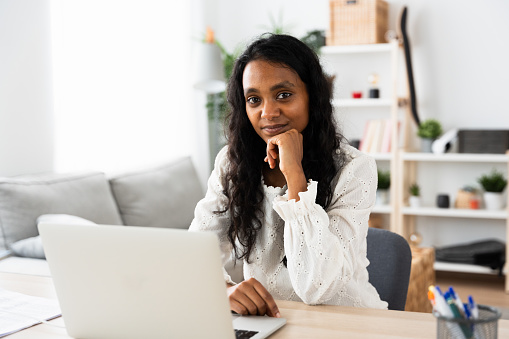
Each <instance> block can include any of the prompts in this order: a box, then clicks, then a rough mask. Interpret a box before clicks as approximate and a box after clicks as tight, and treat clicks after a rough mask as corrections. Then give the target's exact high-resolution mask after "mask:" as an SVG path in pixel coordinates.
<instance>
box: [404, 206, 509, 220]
mask: <svg viewBox="0 0 509 339" xmlns="http://www.w3.org/2000/svg"><path fill="white" fill-rule="evenodd" d="M401 213H402V214H403V215H419V216H430V217H453V218H477V219H502V220H504V219H506V218H507V211H506V210H501V211H488V210H470V209H462V208H437V207H419V208H411V207H403V208H402V209H401Z"/></svg>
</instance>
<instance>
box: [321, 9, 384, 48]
mask: <svg viewBox="0 0 509 339" xmlns="http://www.w3.org/2000/svg"><path fill="white" fill-rule="evenodd" d="M329 4H330V31H329V32H328V36H327V40H326V44H327V45H354V44H375V43H382V42H386V41H385V37H384V35H385V33H386V32H387V29H388V12H389V6H388V4H387V2H385V1H383V0H330V3H329Z"/></svg>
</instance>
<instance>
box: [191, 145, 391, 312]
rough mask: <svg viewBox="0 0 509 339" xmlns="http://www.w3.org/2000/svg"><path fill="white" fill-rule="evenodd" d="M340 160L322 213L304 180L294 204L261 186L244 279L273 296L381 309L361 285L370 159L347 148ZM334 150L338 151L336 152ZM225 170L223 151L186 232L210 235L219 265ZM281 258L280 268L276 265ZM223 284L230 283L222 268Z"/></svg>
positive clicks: (226, 246) (225, 247)
mask: <svg viewBox="0 0 509 339" xmlns="http://www.w3.org/2000/svg"><path fill="white" fill-rule="evenodd" d="M342 151H343V152H345V153H346V161H347V163H346V164H345V166H344V167H343V170H342V171H341V173H340V175H339V174H338V175H339V178H336V179H337V180H336V181H335V182H337V184H336V187H335V189H334V198H333V201H332V203H331V205H330V206H329V208H328V210H327V211H325V210H324V209H323V208H322V207H321V206H320V205H318V204H317V203H316V202H315V198H316V193H317V182H316V181H313V180H309V183H308V187H307V191H306V192H301V193H299V196H300V201H298V202H295V200H294V199H292V200H290V201H288V199H287V195H286V190H287V188H286V186H285V187H282V188H279V187H272V186H266V185H265V184H264V183H263V180H262V182H261V183H260V184H261V185H263V190H264V194H265V198H264V200H263V203H262V205H263V206H262V208H263V212H264V219H263V220H262V228H261V230H260V231H259V233H258V236H257V240H256V243H255V245H254V247H253V251H252V252H251V257H250V263H249V264H247V263H246V262H244V278H245V279H249V278H251V277H253V278H255V279H257V280H258V281H259V282H261V283H262V285H263V286H264V287H265V288H266V289H267V290H268V291H269V292H270V293H271V294H272V296H273V297H274V299H281V300H294V301H303V302H304V303H306V304H310V305H316V304H329V305H344V306H354V307H367V308H379V309H386V308H387V303H386V302H385V301H382V300H380V297H379V295H378V293H377V291H376V289H375V288H374V287H373V286H372V285H371V284H370V283H369V282H368V271H367V269H366V267H367V266H368V264H369V261H368V259H367V258H366V236H367V231H368V218H369V214H370V212H371V209H372V207H373V205H374V202H375V194H376V187H377V171H376V163H375V161H374V160H373V159H372V158H371V157H369V156H367V155H365V154H363V153H361V152H359V151H358V150H356V149H355V148H353V147H350V146H345V147H344V148H343V150H342ZM338 152H339V151H338ZM227 166H228V159H227V147H224V148H223V149H222V150H221V151H220V152H219V154H218V155H217V157H216V161H215V166H214V170H213V172H212V174H211V176H210V178H209V181H208V190H207V194H206V195H205V198H203V199H202V200H201V201H200V202H199V203H198V205H197V206H196V209H195V218H194V220H193V222H192V224H191V226H190V228H189V229H190V231H212V232H215V233H216V234H217V235H218V237H219V241H220V245H221V251H222V253H223V264H226V263H227V262H228V261H229V260H232V259H231V258H232V256H231V252H232V246H231V245H230V243H229V241H228V238H227V228H228V225H229V224H230V221H229V218H230V214H229V212H226V213H223V214H215V213H214V211H218V210H224V208H225V206H226V205H227V198H226V197H225V196H224V194H223V185H222V177H223V175H224V173H225V170H226V168H227ZM285 255H286V257H287V267H285V266H284V265H283V263H282V260H283V257H284V256H285ZM224 275H225V281H226V282H230V283H234V282H233V281H231V278H230V276H229V275H228V274H227V273H226V271H224Z"/></svg>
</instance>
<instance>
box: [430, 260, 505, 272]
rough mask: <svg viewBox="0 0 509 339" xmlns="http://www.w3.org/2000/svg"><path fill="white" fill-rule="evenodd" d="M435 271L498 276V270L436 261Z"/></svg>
mask: <svg viewBox="0 0 509 339" xmlns="http://www.w3.org/2000/svg"><path fill="white" fill-rule="evenodd" d="M433 267H434V268H435V271H445V272H462V273H479V274H498V270H492V269H491V268H489V267H485V266H478V265H469V264H456V263H450V262H443V261H436V262H435V264H434V265H433ZM504 273H505V270H504Z"/></svg>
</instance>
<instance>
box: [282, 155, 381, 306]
mask: <svg viewBox="0 0 509 339" xmlns="http://www.w3.org/2000/svg"><path fill="white" fill-rule="evenodd" d="M376 183H377V177H376V164H375V162H374V160H373V159H372V158H370V157H367V156H365V155H362V154H361V153H356V154H354V155H352V158H351V160H350V162H349V163H348V164H347V165H346V166H345V167H344V168H343V170H342V172H341V174H340V176H339V178H338V180H337V185H336V187H335V189H334V198H333V201H332V203H331V205H330V207H329V208H328V210H327V211H325V210H324V209H323V208H322V207H321V206H320V205H318V204H317V203H316V195H317V186H318V183H317V182H315V181H313V180H310V181H309V183H308V187H307V191H305V192H301V193H299V197H300V200H299V201H298V202H296V201H295V200H289V201H288V200H287V195H286V194H285V195H284V196H282V197H276V198H275V199H274V201H273V208H274V210H275V211H276V212H277V213H278V214H279V216H280V217H281V218H282V219H283V220H284V222H285V227H284V249H285V254H286V256H287V263H288V272H289V275H290V280H291V283H292V285H293V288H294V290H295V292H296V293H297V295H298V296H299V297H300V298H301V299H302V300H303V301H304V302H305V303H307V304H312V305H313V304H323V303H327V301H328V300H329V299H331V298H332V297H333V296H334V295H337V294H338V293H339V294H340V295H341V294H342V293H343V294H345V295H347V294H348V286H347V285H348V282H349V281H350V280H352V278H353V277H354V276H356V275H357V274H356V272H359V271H362V270H364V271H365V270H366V266H367V265H368V263H369V262H368V260H367V258H366V235H367V228H368V218H369V214H370V211H371V209H372V207H373V205H374V202H375V192H376ZM366 279H367V273H366Z"/></svg>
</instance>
